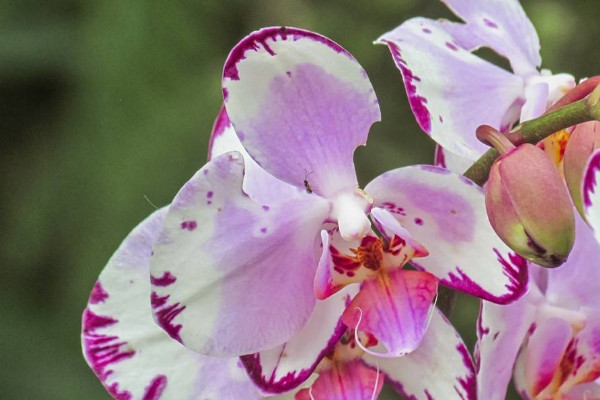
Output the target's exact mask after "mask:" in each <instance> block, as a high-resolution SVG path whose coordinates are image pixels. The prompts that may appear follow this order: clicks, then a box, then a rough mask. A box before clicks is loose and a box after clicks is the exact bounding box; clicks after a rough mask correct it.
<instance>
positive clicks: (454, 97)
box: [377, 18, 524, 161]
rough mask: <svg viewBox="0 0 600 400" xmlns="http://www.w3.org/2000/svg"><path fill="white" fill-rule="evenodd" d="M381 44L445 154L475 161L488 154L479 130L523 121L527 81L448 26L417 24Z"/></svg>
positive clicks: (407, 25)
mask: <svg viewBox="0 0 600 400" xmlns="http://www.w3.org/2000/svg"><path fill="white" fill-rule="evenodd" d="M377 43H382V44H386V45H387V46H388V47H389V49H390V51H391V53H392V57H393V58H394V61H395V62H396V66H397V67H398V68H399V69H400V72H401V73H402V77H403V79H404V86H405V89H406V92H407V95H408V100H409V103H410V106H411V108H412V110H413V113H414V114H415V117H416V118H417V121H418V123H419V125H420V126H421V128H422V129H423V130H424V131H425V132H427V133H428V134H430V135H431V137H432V139H433V140H435V141H436V142H437V143H438V144H440V145H442V146H443V147H444V149H447V150H449V151H451V152H453V153H455V154H457V155H459V156H461V157H465V158H467V159H469V160H472V161H475V160H476V159H477V158H478V157H479V156H480V155H481V154H482V153H483V152H484V151H485V150H486V149H487V146H485V145H484V144H483V143H481V142H479V141H478V140H477V138H476V137H475V130H476V128H477V127H478V126H479V125H482V124H487V125H491V126H493V127H495V128H498V129H501V130H503V129H506V128H507V127H509V126H510V125H511V124H512V123H513V122H514V121H516V120H517V119H518V117H519V113H518V110H516V111H515V110H513V109H512V106H513V105H515V104H517V103H519V102H522V101H523V99H520V97H522V94H523V91H524V81H523V79H522V78H520V77H518V76H515V75H513V74H511V73H509V72H508V71H505V70H503V69H501V68H499V67H497V66H495V65H493V64H491V63H489V62H487V61H484V60H483V59H481V58H479V57H477V56H475V55H473V54H471V53H470V52H469V51H468V50H465V49H463V48H462V47H461V46H460V45H458V44H457V43H455V41H454V39H453V37H452V35H451V34H450V33H448V32H447V31H446V30H445V25H444V24H442V23H440V22H438V21H433V20H429V19H425V18H413V19H411V20H408V21H406V22H405V23H403V24H402V25H400V26H399V27H398V28H396V29H394V30H393V31H391V32H388V33H386V34H384V35H383V36H382V37H380V38H379V39H378V40H377ZM492 104H493V106H491V105H492Z"/></svg>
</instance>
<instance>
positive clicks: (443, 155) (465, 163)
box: [435, 144, 473, 175]
mask: <svg viewBox="0 0 600 400" xmlns="http://www.w3.org/2000/svg"><path fill="white" fill-rule="evenodd" d="M435 165H436V166H438V167H442V168H446V169H449V170H450V171H453V172H456V173H457V174H461V175H463V174H464V173H465V172H466V171H467V170H468V169H469V167H471V165H473V161H471V160H469V159H468V158H464V157H461V156H459V155H457V154H454V153H453V152H451V151H448V150H446V149H444V148H443V147H442V146H440V145H439V144H438V145H436V146H435Z"/></svg>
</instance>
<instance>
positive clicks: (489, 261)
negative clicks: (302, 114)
mask: <svg viewBox="0 0 600 400" xmlns="http://www.w3.org/2000/svg"><path fill="white" fill-rule="evenodd" d="M365 190H366V191H367V192H368V193H369V194H370V195H371V196H373V198H375V199H376V201H375V204H374V205H375V206H376V207H381V208H384V209H386V210H388V211H389V212H391V213H392V214H393V215H394V217H396V219H397V220H398V221H399V222H400V224H401V225H402V226H403V227H404V228H406V229H407V230H408V231H409V232H410V234H411V235H412V237H414V238H415V240H417V241H419V242H420V243H422V244H423V246H424V247H425V248H426V249H427V250H428V251H429V256H427V257H424V258H420V259H418V260H417V259H415V260H412V264H413V265H414V266H415V267H417V268H420V269H422V270H426V271H427V272H430V273H432V274H433V275H435V276H436V277H437V278H438V279H440V281H441V283H442V284H444V285H447V286H449V287H452V288H455V289H457V290H461V291H463V292H466V293H469V294H472V295H475V296H478V297H481V298H482V299H485V300H489V301H493V302H497V303H502V304H504V303H508V302H511V301H513V300H515V299H517V298H519V297H520V296H522V295H523V293H525V291H526V290H527V282H528V276H527V263H526V261H525V260H523V259H522V258H521V257H519V256H518V255H516V254H514V253H512V252H511V250H510V249H509V248H508V247H507V246H506V245H505V244H504V243H503V242H502V241H501V240H500V239H499V238H498V236H497V235H496V233H495V232H494V231H493V229H492V227H491V225H490V223H489V221H488V217H487V213H486V210H485V200H484V194H483V192H482V190H481V188H479V187H478V186H476V185H475V184H474V183H473V182H471V181H469V180H468V179H466V178H464V177H463V176H460V175H458V174H455V173H453V172H451V171H449V170H445V169H442V168H439V167H434V166H430V165H422V166H412V167H405V168H399V169H396V170H392V171H389V172H386V173H385V174H383V175H380V176H379V177H377V178H375V179H374V180H373V181H372V182H371V183H369V184H368V185H367V186H366V188H365Z"/></svg>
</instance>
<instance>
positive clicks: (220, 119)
mask: <svg viewBox="0 0 600 400" xmlns="http://www.w3.org/2000/svg"><path fill="white" fill-rule="evenodd" d="M230 151H238V152H240V153H241V154H242V156H244V166H245V171H244V185H243V189H244V193H246V194H247V195H248V196H250V198H251V199H252V200H254V201H256V202H257V203H264V204H272V203H279V202H282V201H286V200H289V199H291V198H294V197H302V196H307V195H308V194H307V193H306V191H305V190H304V188H303V189H300V188H297V187H296V186H292V185H290V184H289V183H286V182H283V181H280V180H279V179H277V178H275V177H274V176H273V175H271V174H269V173H268V172H267V171H265V170H264V169H262V168H261V167H260V166H259V165H258V164H257V163H256V161H254V160H253V159H252V157H250V155H249V154H248V152H247V151H246V149H244V146H242V143H241V142H240V139H239V138H238V137H237V135H236V133H235V130H234V129H233V126H232V125H231V121H230V120H229V117H228V116H227V111H226V110H225V107H223V108H221V110H220V111H219V114H218V115H217V119H216V120H215V123H214V125H213V130H212V133H211V136H210V142H209V148H208V159H209V160H212V159H213V158H215V157H218V156H220V155H222V154H225V153H228V152H230Z"/></svg>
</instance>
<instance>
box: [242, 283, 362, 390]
mask: <svg viewBox="0 0 600 400" xmlns="http://www.w3.org/2000/svg"><path fill="white" fill-rule="evenodd" d="M357 292H358V285H352V286H348V287H346V288H344V289H342V290H341V291H340V292H338V293H336V294H335V295H333V296H331V297H329V298H328V299H326V300H323V301H318V302H317V304H316V306H315V309H314V310H313V313H312V315H311V316H310V319H309V320H308V322H307V323H306V325H305V326H304V328H302V330H301V331H300V332H299V333H297V334H296V335H294V337H293V338H292V339H291V340H290V341H289V342H287V343H285V344H284V345H282V346H278V347H276V348H274V349H271V350H267V351H262V352H260V353H255V354H249V355H245V356H242V357H241V360H242V362H243V363H244V365H245V366H246V369H247V371H248V375H249V376H250V377H251V379H252V380H253V381H254V382H255V383H256V385H257V386H258V387H259V388H260V389H261V390H263V391H264V392H265V393H282V392H285V391H289V390H292V389H295V388H296V387H298V386H299V385H301V384H302V383H303V382H304V381H306V379H308V377H309V376H310V375H311V374H312V372H313V371H314V370H315V368H316V367H317V365H318V364H319V362H320V361H321V359H322V358H323V357H325V356H326V355H327V354H329V353H330V352H331V351H332V350H333V348H334V346H335V344H336V343H337V342H338V340H339V339H340V337H341V336H342V335H343V334H344V332H345V331H346V329H347V328H346V327H345V326H344V324H343V323H342V322H341V320H340V317H341V315H342V313H343V312H344V309H345V308H346V306H347V304H348V303H350V301H351V300H352V297H354V295H355V294H356V293H357Z"/></svg>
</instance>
